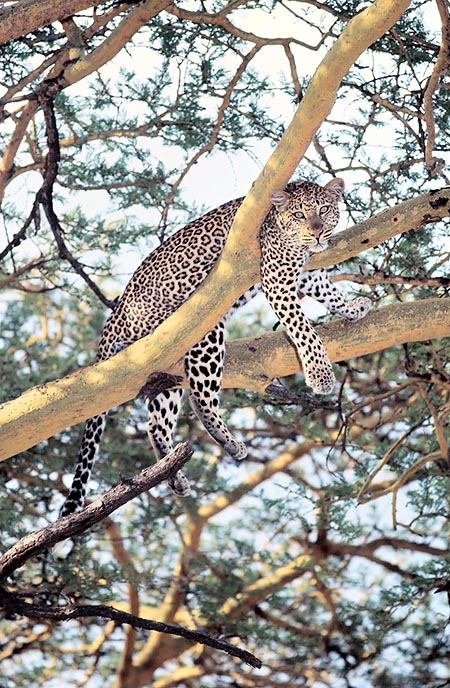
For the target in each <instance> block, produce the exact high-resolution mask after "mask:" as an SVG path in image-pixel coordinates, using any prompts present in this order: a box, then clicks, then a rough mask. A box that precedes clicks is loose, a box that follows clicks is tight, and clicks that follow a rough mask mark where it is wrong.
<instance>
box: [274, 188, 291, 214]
mask: <svg viewBox="0 0 450 688" xmlns="http://www.w3.org/2000/svg"><path fill="white" fill-rule="evenodd" d="M270 200H271V202H272V205H274V206H275V208H278V209H279V210H286V208H287V207H288V205H289V201H290V200H291V195H290V194H288V192H287V191H274V192H273V194H272V195H271V197H270Z"/></svg>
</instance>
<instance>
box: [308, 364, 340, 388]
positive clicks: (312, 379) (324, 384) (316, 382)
mask: <svg viewBox="0 0 450 688" xmlns="http://www.w3.org/2000/svg"><path fill="white" fill-rule="evenodd" d="M305 382H306V384H307V385H308V387H311V388H312V390H313V392H314V393H315V394H331V392H332V391H333V389H334V385H335V382H336V378H335V377H334V373H333V368H332V366H331V363H330V365H329V366H325V367H321V368H317V367H313V368H308V369H306V370H305Z"/></svg>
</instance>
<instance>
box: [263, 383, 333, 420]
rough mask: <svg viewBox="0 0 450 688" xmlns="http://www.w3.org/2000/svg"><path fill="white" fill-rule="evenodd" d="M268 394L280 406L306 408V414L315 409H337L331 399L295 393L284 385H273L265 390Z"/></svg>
mask: <svg viewBox="0 0 450 688" xmlns="http://www.w3.org/2000/svg"><path fill="white" fill-rule="evenodd" d="M265 392H266V394H269V395H271V396H273V397H275V399H276V400H277V402H278V403H280V404H295V405H298V406H303V407H304V413H308V412H309V411H312V410H313V409H318V408H325V409H335V408H336V402H335V401H331V400H330V399H322V398H321V397H318V396H314V395H313V394H307V393H306V392H294V391H293V390H290V389H288V388H287V387H284V386H283V385H279V384H275V383H273V382H272V383H271V384H270V385H267V387H266V389H265Z"/></svg>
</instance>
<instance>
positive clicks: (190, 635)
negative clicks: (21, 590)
mask: <svg viewBox="0 0 450 688" xmlns="http://www.w3.org/2000/svg"><path fill="white" fill-rule="evenodd" d="M0 606H2V607H3V609H4V610H5V611H6V612H7V614H8V615H10V614H14V615H20V616H26V617H28V618H31V619H48V620H49V621H53V622H55V621H56V622H58V621H69V620H71V619H86V618H102V619H111V620H112V621H115V622H116V623H118V624H129V625H130V626H133V628H143V629H145V630H148V631H158V632H159V633H169V634H170V635H176V636H180V637H181V638H185V639H186V640H190V641H192V642H195V643H201V644H202V645H207V646H208V647H213V648H214V649H216V650H222V651H223V652H226V653H227V654H229V655H231V656H233V657H237V658H238V659H241V660H242V661H243V662H246V663H247V664H249V665H250V666H252V667H255V668H257V669H260V668H261V666H262V662H261V660H260V659H258V658H257V657H255V655H253V654H252V653H251V652H247V650H241V649H240V648H239V647H236V646H235V645H231V644H230V643H227V642H226V641H224V640H219V638H212V637H211V636H210V635H208V634H207V633H204V632H202V631H194V630H191V629H189V628H183V627H182V626H177V625H176V624H168V623H163V622H161V621H152V620H151V619H143V618H142V617H139V616H135V615H134V614H129V613H128V612H123V611H120V610H119V609H115V607H109V606H107V605H104V604H83V605H76V604H66V605H64V606H63V607H49V606H44V605H42V604H33V603H30V602H24V601H23V600H22V599H21V598H20V597H19V595H17V594H14V593H11V592H8V591H7V590H5V588H1V587H0Z"/></svg>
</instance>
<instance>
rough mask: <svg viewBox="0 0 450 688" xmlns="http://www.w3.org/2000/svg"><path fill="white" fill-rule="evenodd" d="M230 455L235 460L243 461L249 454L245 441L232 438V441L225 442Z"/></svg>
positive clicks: (224, 446) (225, 447)
mask: <svg viewBox="0 0 450 688" xmlns="http://www.w3.org/2000/svg"><path fill="white" fill-rule="evenodd" d="M223 448H224V449H225V451H226V453H227V454H228V456H230V457H231V458H232V459H233V461H242V459H245V457H246V456H247V454H248V450H247V447H246V445H245V444H244V442H238V441H237V440H230V442H225V444H224V445H223Z"/></svg>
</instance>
